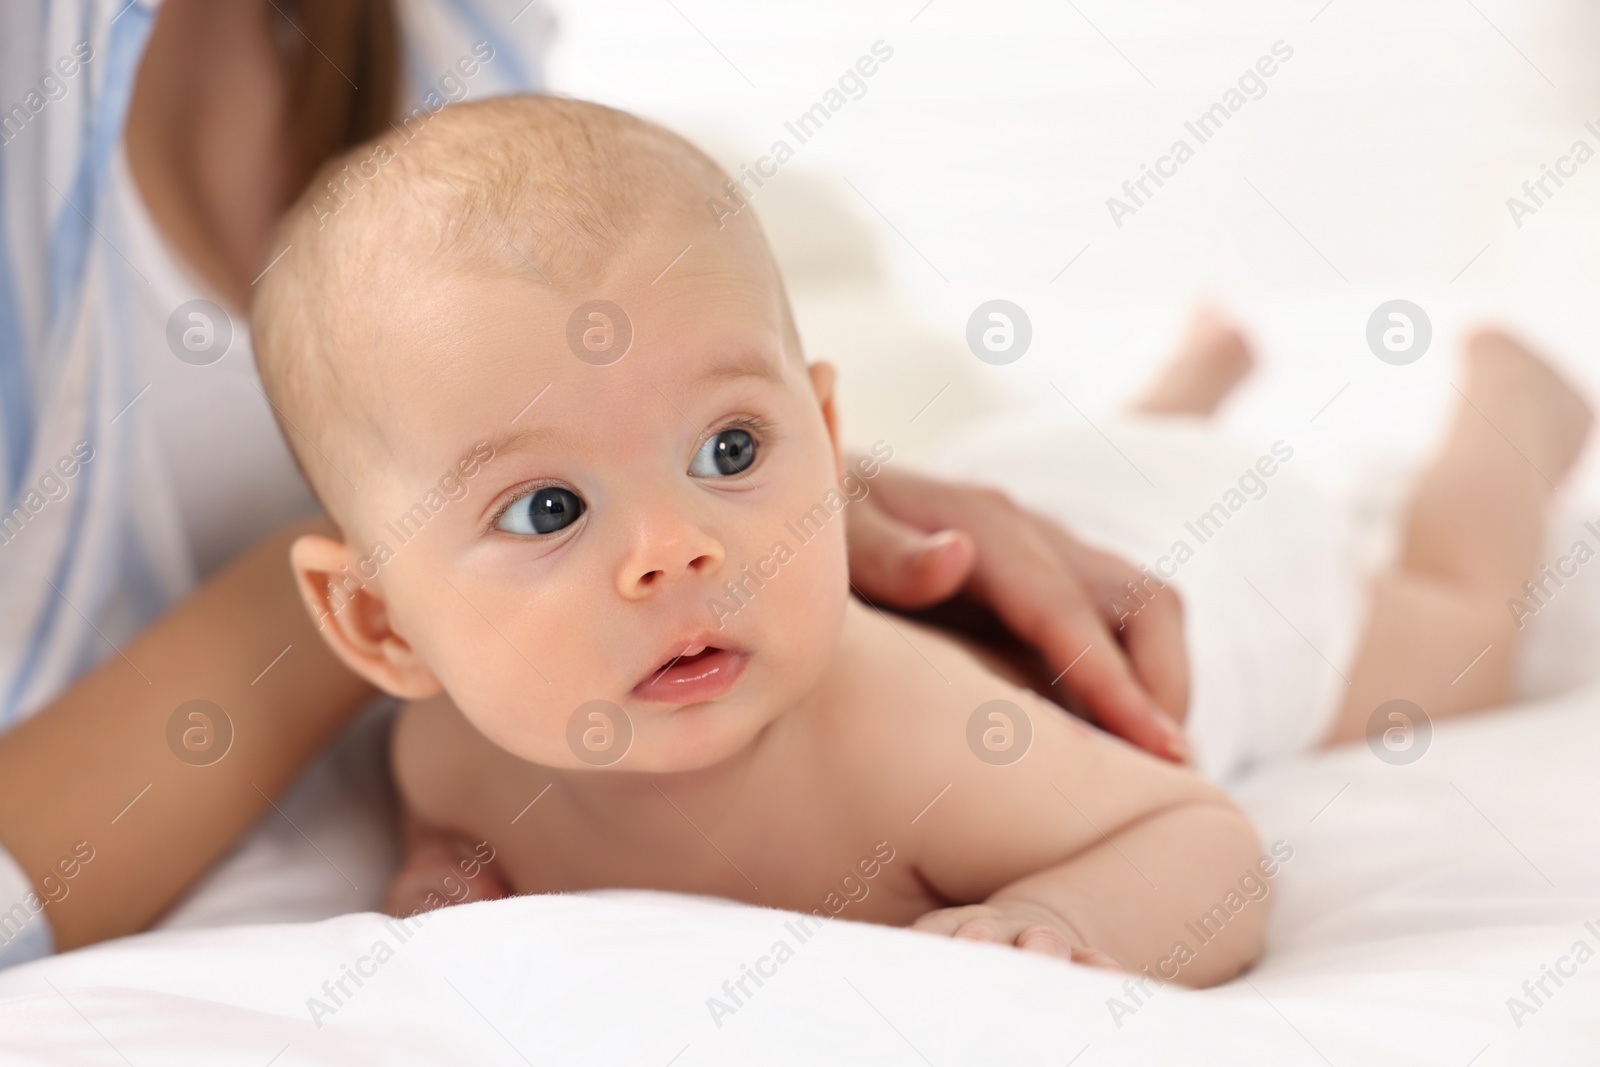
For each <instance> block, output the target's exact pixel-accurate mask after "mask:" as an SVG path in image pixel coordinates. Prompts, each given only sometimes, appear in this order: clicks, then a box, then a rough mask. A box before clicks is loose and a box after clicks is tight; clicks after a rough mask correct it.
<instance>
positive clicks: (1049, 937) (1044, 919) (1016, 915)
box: [911, 900, 1120, 971]
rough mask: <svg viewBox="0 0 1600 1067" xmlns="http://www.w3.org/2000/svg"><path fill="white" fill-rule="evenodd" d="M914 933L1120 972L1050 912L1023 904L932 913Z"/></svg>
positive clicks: (972, 906)
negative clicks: (985, 943)
mask: <svg viewBox="0 0 1600 1067" xmlns="http://www.w3.org/2000/svg"><path fill="white" fill-rule="evenodd" d="M911 929H913V930H921V931H923V932H924V933H929V934H943V935H944V936H946V937H964V938H967V939H969V940H972V941H992V942H994V943H995V944H997V945H1014V946H1016V947H1017V948H1020V949H1022V950H1023V951H1025V952H1038V953H1042V954H1043V955H1046V956H1059V957H1060V958H1061V959H1064V960H1071V961H1072V962H1074V963H1085V964H1088V965H1089V966H1091V967H1105V968H1107V969H1109V970H1113V971H1114V970H1119V969H1120V968H1118V967H1117V962H1116V961H1115V960H1113V959H1112V958H1111V957H1110V956H1107V955H1106V954H1105V953H1104V952H1101V951H1100V950H1099V949H1095V948H1090V947H1089V946H1088V945H1085V944H1083V939H1082V938H1081V937H1080V936H1079V935H1078V933H1077V931H1075V930H1073V929H1072V927H1071V926H1070V925H1069V924H1068V923H1066V922H1064V921H1062V919H1061V917H1060V916H1058V915H1056V914H1055V913H1054V912H1052V911H1051V910H1050V909H1049V908H1046V907H1043V906H1042V905H1039V904H1031V903H1028V902H1026V901H1021V900H1005V901H1000V902H999V903H996V904H968V905H965V906H963V907H959V908H940V909H939V910H938V911H930V912H928V914H926V915H924V916H923V917H922V918H920V919H918V920H917V921H916V922H914V923H912V924H911Z"/></svg>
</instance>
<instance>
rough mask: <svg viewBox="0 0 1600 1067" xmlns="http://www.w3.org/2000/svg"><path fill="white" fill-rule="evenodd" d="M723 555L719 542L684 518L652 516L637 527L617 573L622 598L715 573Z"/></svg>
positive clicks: (646, 594) (637, 597)
mask: <svg viewBox="0 0 1600 1067" xmlns="http://www.w3.org/2000/svg"><path fill="white" fill-rule="evenodd" d="M726 558H727V551H726V550H725V549H724V548H723V545H722V542H721V541H719V540H718V539H717V538H716V537H714V536H712V535H711V534H710V533H708V532H707V531H706V530H704V529H702V528H701V527H700V526H699V525H697V524H696V523H694V522H692V521H689V520H688V519H687V518H686V517H681V518H671V519H669V518H666V517H664V516H656V517H653V518H652V519H651V520H650V521H649V522H647V523H642V524H641V525H640V528H639V529H638V531H637V533H636V535H635V537H634V541H633V545H632V546H631V550H630V551H629V553H628V555H627V557H626V558H625V560H624V562H623V564H622V567H621V569H620V570H619V571H618V572H617V589H618V592H620V593H621V594H622V596H623V597H624V598H625V599H628V600H642V599H644V598H646V597H649V596H651V595H653V594H654V593H655V592H656V591H657V590H658V589H660V588H663V587H665V586H669V585H671V584H672V583H673V582H674V581H677V580H679V579H682V578H687V577H705V576H709V575H711V574H715V573H716V572H717V570H718V569H720V568H721V566H722V564H723V561H724V560H725V559H726Z"/></svg>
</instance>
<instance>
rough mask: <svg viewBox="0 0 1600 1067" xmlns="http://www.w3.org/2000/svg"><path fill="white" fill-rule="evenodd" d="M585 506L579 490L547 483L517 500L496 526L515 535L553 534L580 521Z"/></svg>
mask: <svg viewBox="0 0 1600 1067" xmlns="http://www.w3.org/2000/svg"><path fill="white" fill-rule="evenodd" d="M583 507H584V505H583V501H582V500H580V499H579V498H578V494H577V493H574V492H573V491H572V490H570V489H563V488H561V487H560V486H559V485H547V486H545V487H544V488H542V489H535V490H534V491H533V492H531V493H529V494H528V495H527V496H521V497H518V498H517V499H516V500H515V501H513V502H512V504H511V506H510V507H509V508H506V510H505V514H504V515H501V516H500V521H498V522H496V523H495V529H498V530H504V531H506V532H507V533H514V534H552V533H555V532H556V531H557V530H563V529H565V528H566V527H568V526H571V525H572V524H573V523H575V522H577V521H578V516H579V515H582V514H583Z"/></svg>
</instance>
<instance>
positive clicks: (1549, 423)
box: [1462, 330, 1594, 485]
mask: <svg viewBox="0 0 1600 1067" xmlns="http://www.w3.org/2000/svg"><path fill="white" fill-rule="evenodd" d="M1465 362H1466V367H1467V380H1466V385H1465V387H1464V388H1463V389H1462V395H1463V396H1465V397H1466V398H1467V402H1468V403H1470V404H1471V405H1472V406H1473V407H1474V408H1476V409H1477V411H1478V414H1480V415H1482V416H1483V417H1484V418H1485V419H1487V420H1488V421H1489V423H1490V424H1491V425H1492V426H1493V427H1494V428H1495V429H1496V430H1498V431H1499V432H1500V433H1501V434H1502V435H1503V436H1504V437H1505V438H1506V440H1507V441H1509V442H1510V443H1511V445H1512V446H1513V447H1514V448H1516V449H1517V450H1518V451H1519V452H1521V453H1522V454H1523V456H1525V457H1526V458H1527V460H1528V462H1529V463H1531V464H1533V466H1534V468H1535V469H1536V470H1538V471H1539V473H1540V474H1541V475H1543V476H1544V478H1545V479H1546V480H1548V481H1549V482H1550V484H1551V485H1558V484H1560V482H1561V480H1562V479H1563V478H1565V477H1566V476H1567V473H1568V472H1569V471H1570V470H1571V469H1572V465H1573V463H1575V462H1576V461H1577V458H1578V455H1579V453H1580V452H1582V451H1583V443H1584V441H1585V439H1586V438H1587V437H1588V436H1589V427H1590V425H1591V424H1592V423H1593V421H1594V413H1593V412H1592V411H1591V410H1590V408H1589V405H1588V403H1586V402H1585V401H1584V399H1583V397H1582V396H1580V395H1579V394H1578V393H1577V392H1576V391H1575V390H1574V389H1573V388H1572V387H1571V386H1570V385H1568V384H1567V382H1566V381H1565V379H1563V378H1562V377H1561V375H1559V374H1558V373H1556V371H1555V369H1554V368H1552V367H1551V366H1550V365H1549V364H1548V363H1546V362H1545V361H1544V360H1542V359H1540V358H1539V357H1538V356H1537V355H1535V354H1534V353H1533V352H1531V351H1529V350H1528V349H1526V348H1524V347H1523V346H1522V345H1520V344H1518V343H1517V342H1516V341H1514V340H1512V339H1511V338H1510V337H1508V336H1506V335H1505V334H1503V333H1501V332H1499V331H1498V330H1480V331H1478V332H1476V333H1474V334H1472V335H1471V336H1469V337H1468V338H1467V354H1466V360H1465Z"/></svg>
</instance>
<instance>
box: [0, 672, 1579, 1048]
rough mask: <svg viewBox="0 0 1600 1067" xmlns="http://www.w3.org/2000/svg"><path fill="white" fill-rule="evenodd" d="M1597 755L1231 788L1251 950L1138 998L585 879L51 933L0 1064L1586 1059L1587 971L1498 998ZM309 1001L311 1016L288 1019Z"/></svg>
mask: <svg viewBox="0 0 1600 1067" xmlns="http://www.w3.org/2000/svg"><path fill="white" fill-rule="evenodd" d="M1596 751H1600V688H1596V687H1586V688H1583V689H1579V690H1575V691H1572V692H1570V693H1568V694H1566V695H1564V696H1562V697H1559V698H1555V699H1551V700H1547V701H1543V702H1537V703H1531V704H1528V705H1526V706H1523V707H1520V708H1517V709H1515V710H1512V711H1509V712H1505V713H1500V714H1494V715H1485V716H1480V717H1476V718H1472V719H1466V720H1456V721H1452V722H1449V723H1445V724H1442V725H1440V726H1439V727H1438V728H1437V730H1436V732H1435V735H1434V738H1433V742H1432V747H1431V748H1430V750H1429V751H1428V752H1427V754H1426V755H1425V756H1424V757H1423V758H1422V759H1421V760H1420V761H1419V762H1417V763H1415V764H1412V765H1410V766H1405V767H1395V766H1390V765H1388V764H1385V763H1382V762H1381V761H1379V760H1376V759H1374V758H1373V757H1372V755H1371V753H1370V752H1369V751H1367V749H1366V748H1365V747H1364V746H1351V747H1346V748H1342V749H1338V750H1334V751H1330V752H1325V753H1320V754H1315V755H1311V756H1307V757H1304V758H1299V759H1295V760H1292V761H1288V762H1284V763H1280V764H1278V765H1276V766H1275V767H1273V768H1271V769H1269V770H1267V771H1264V772H1261V773H1258V774H1256V775H1254V776H1252V777H1250V778H1248V779H1247V780H1245V781H1244V782H1243V783H1241V784H1240V786H1239V787H1238V789H1237V795H1238V796H1239V797H1240V799H1241V800H1242V801H1243V803H1244V804H1245V805H1246V807H1247V808H1248V810H1249V811H1250V813H1251V815H1252V816H1253V818H1255V820H1256V821H1257V824H1258V825H1259V827H1260V828H1261V832H1262V836H1263V839H1264V840H1266V841H1269V842H1271V841H1274V840H1280V839H1281V840H1284V841H1287V842H1289V843H1290V844H1291V845H1292V847H1293V848H1294V857H1293V858H1292V859H1291V860H1289V861H1288V862H1287V863H1285V864H1284V866H1283V867H1282V869H1281V872H1280V874H1279V875H1278V877H1277V879H1276V880H1275V883H1274V891H1273V899H1274V901H1275V905H1276V910H1275V912H1274V915H1273V919H1272V923H1271V931H1270V949H1269V951H1268V953H1267V956H1266V958H1265V959H1264V960H1263V961H1262V962H1261V964H1260V965H1259V966H1258V967H1257V968H1256V969H1255V970H1254V971H1252V972H1251V973H1250V974H1249V975H1248V976H1247V978H1246V979H1241V980H1239V981H1236V982H1233V983H1230V984H1228V985H1225V986H1223V987H1220V988H1218V989H1215V990H1211V991H1207V992H1204V993H1189V992H1183V991H1178V990H1176V989H1172V988H1168V989H1162V990H1159V991H1157V992H1156V993H1155V995H1154V996H1153V997H1150V998H1148V999H1147V1000H1145V1002H1144V1003H1143V1004H1137V1003H1136V1002H1135V1001H1134V1000H1133V999H1132V998H1131V997H1130V996H1129V995H1128V994H1127V992H1126V991H1125V990H1124V988H1123V980H1122V979H1120V978H1118V977H1115V976H1111V975H1107V974H1105V973H1103V972H1097V971H1094V970H1090V969H1086V968H1081V967H1073V966H1068V965H1065V964H1058V963H1055V962H1053V961H1050V960H1044V959H1037V958H1031V957H1029V956H1026V955H1024V954H1021V953H1016V952H1012V951H1009V950H1000V949H993V948H989V947H986V946H976V945H966V944H956V943H953V942H948V941H943V940H940V939H936V938H932V937H927V936H924V935H920V934H914V933H910V932H906V931H901V930H892V929H886V928H878V927H870V926H865V925H861V924H855V923H847V922H834V923H831V924H829V925H828V926H827V927H825V928H824V929H823V930H821V931H820V932H819V933H817V934H815V935H814V937H813V939H812V940H811V941H810V942H809V943H807V944H803V945H802V944H799V943H798V941H797V939H796V938H795V937H794V935H793V934H792V933H789V932H787V931H786V930H785V927H784V922H785V920H786V919H787V918H789V917H788V916H785V915H784V914H782V913H776V912H770V911H766V910H762V909H757V908H750V907H745V906H743V905H734V904H727V903H723V902H717V901H710V900H704V899H697V898H689V897H679V896H673V895H668V894H653V893H632V892H630V893H595V894H577V895H565V896H553V897H530V898H522V899H516V900H510V901H501V902H495V903H488V904H476V905H468V906H465V907H459V908H453V909H448V910H446V911H444V912H440V913H437V914H436V915H435V916H434V917H432V918H429V919H428V920H426V922H425V923H424V924H423V925H422V926H421V927H420V928H419V929H418V930H417V931H415V933H413V934H412V935H411V937H410V939H409V940H407V941H405V942H404V943H401V942H400V939H399V936H398V934H397V933H396V931H395V929H394V927H392V926H386V925H385V919H384V918H382V917H381V916H378V915H374V914H370V913H369V914H356V915H349V916H345V917H342V918H336V919H330V920H327V921H323V922H315V923H303V924H279V925H255V926H242V927H231V928H224V929H193V930H169V931H165V932H156V933H152V934H147V935H144V936H141V937H137V938H130V939H127V940H124V941H121V942H117V943H113V944H110V945H105V946H101V947H99V948H95V949H90V950H86V951H80V952H74V953H69V954H67V955H64V956H61V957H58V958H55V959H51V960H46V961H42V962H40V963H37V964H32V965H29V966H26V967H22V968H18V969H16V970H13V971H11V972H8V973H5V974H3V975H0V1035H3V1036H0V1059H3V1061H4V1062H6V1063H8V1064H9V1063H16V1064H34V1063H37V1064H52V1065H63V1064H101V1063H106V1064H114V1063H115V1064H120V1063H124V1062H126V1063H133V1064H145V1063H157V1062H159V1063H173V1064H188V1063H195V1064H201V1063H204V1064H216V1063H240V1064H262V1065H264V1064H267V1063H269V1062H271V1063H274V1064H276V1065H278V1067H290V1065H294V1064H314V1063H315V1064H335V1063H336V1064H368V1063H371V1064H379V1063H384V1064H389V1063H425V1062H426V1063H444V1062H449V1063H456V1062H471V1063H482V1064H498V1063H506V1064H511V1063H521V1062H529V1063H566V1062H570V1063H585V1064H608V1063H646V1064H662V1065H665V1064H668V1063H672V1064H675V1065H677V1067H689V1065H692V1064H713V1063H716V1064H720V1063H753V1062H763V1063H767V1062H775V1063H821V1062H829V1063H916V1062H921V1059H919V1056H920V1057H921V1058H923V1059H926V1061H927V1062H930V1063H934V1064H940V1065H944V1064H963V1063H974V1064H977V1063H985V1064H991V1063H1006V1064H1011V1063H1016V1064H1030V1063H1040V1064H1046V1063H1049V1064H1064V1063H1067V1062H1069V1061H1070V1062H1075V1063H1077V1064H1080V1065H1082V1067H1088V1065H1091V1064H1121V1063H1186V1064H1188V1063H1192V1064H1209V1063H1271V1064H1296V1063H1306V1064H1321V1063H1333V1064H1341V1065H1342V1064H1357V1063H1360V1064H1366V1063H1448V1064H1462V1065H1465V1064H1467V1063H1469V1062H1470V1063H1473V1064H1475V1065H1476V1067H1493V1065H1499V1064H1523V1063H1528V1064H1532V1063H1541V1064H1545V1063H1585V1062H1593V1058H1594V1054H1595V1053H1594V1049H1595V1048H1596V1047H1600V1012H1597V1011H1596V1005H1597V1004H1600V959H1595V960H1590V961H1587V962H1586V963H1585V964H1583V965H1579V966H1577V967H1576V974H1575V976H1574V977H1571V978H1567V979H1564V985H1563V986H1561V987H1559V988H1558V987H1556V986H1555V985H1554V983H1552V982H1550V981H1549V980H1547V982H1546V985H1547V990H1548V991H1549V992H1550V993H1551V994H1552V995H1551V996H1549V997H1547V998H1542V999H1543V1003H1542V1004H1540V1005H1537V1006H1536V1010H1535V1011H1533V1012H1531V1013H1527V1014H1524V1015H1523V1017H1522V1018H1521V1019H1520V1020H1518V1019H1517V1018H1514V1017H1513V1014H1512V1013H1511V1011H1510V1010H1509V1009H1508V1004H1507V1001H1508V998H1511V997H1525V993H1524V991H1523V988H1522V986H1523V983H1524V981H1527V980H1533V981H1537V980H1538V979H1539V978H1540V976H1541V968H1542V967H1545V966H1552V965H1554V964H1555V963H1556V962H1557V961H1558V959H1559V958H1560V957H1561V956H1562V955H1563V954H1565V953H1569V952H1570V951H1571V949H1572V946H1573V945H1574V943H1575V942H1577V941H1579V940H1583V941H1585V942H1587V943H1588V944H1589V945H1590V946H1591V947H1593V948H1600V821H1597V820H1596V819H1595V817H1594V813H1595V811H1596V810H1597V808H1600V779H1597V778H1596V776H1595V775H1594V774H1593V772H1592V765H1593V758H1594V757H1593V754H1594V753H1595V752H1596ZM313 832H315V831H313ZM1586 923H1590V924H1593V925H1592V926H1586V925H1585V924H1586ZM778 938H785V939H787V940H789V941H790V942H791V943H793V945H794V947H795V949H796V951H795V955H794V958H793V959H792V960H789V961H787V962H786V963H784V964H782V965H781V966H779V967H778V968H777V973H776V975H775V976H774V977H772V978H771V979H769V980H768V981H767V982H766V984H765V985H764V986H763V987H762V988H760V989H759V990H757V991H756V992H755V995H753V996H752V997H751V998H750V999H749V1000H748V1001H747V1002H746V1003H745V1004H744V1005H743V1006H740V1007H739V1008H738V1010H737V1011H736V1012H734V1013H733V1014H732V1015H729V1016H724V1017H723V1018H722V1019H721V1023H722V1025H721V1026H720V1027H719V1026H718V1025H717V1021H716V1020H714V1019H713V1017H712V1013H711V1011H710V1009H709V1008H708V1006H707V998H709V997H713V996H723V995H724V994H723V993H722V989H721V986H722V983H723V982H724V981H725V980H729V979H737V978H738V977H739V975H740V974H741V973H742V972H741V966H742V965H744V964H750V963H753V962H755V960H756V959H757V957H759V956H760V955H762V954H763V953H764V952H767V951H769V948H770V946H771V945H772V943H773V942H774V941H775V940H776V939H778ZM380 939H382V940H385V941H387V942H389V943H390V944H391V945H392V946H393V948H394V955H393V958H392V959H388V960H386V961H385V962H383V963H382V964H381V965H378V964H373V963H368V964H363V968H364V969H365V970H368V971H371V972H374V973H373V974H372V976H371V977H369V978H366V979H365V980H364V984H363V985H362V986H361V987H360V988H359V989H357V988H356V987H355V986H354V985H347V988H348V989H349V990H351V991H352V992H353V995H352V996H351V997H349V999H347V1000H345V1001H344V1003H343V1004H337V1005H336V1004H335V1002H334V1001H333V1000H332V999H331V998H330V997H329V996H328V994H326V993H325V992H324V990H323V989H322V983H323V982H324V981H325V980H337V979H338V978H339V977H340V976H341V975H342V974H343V973H345V971H344V969H345V968H347V967H354V966H356V965H357V964H358V963H359V962H360V960H361V958H362V957H363V956H365V955H369V954H371V953H372V951H373V946H374V944H375V943H376V942H377V941H378V940H380ZM1566 969H1569V970H1570V969H1572V967H1571V966H1567V967H1566ZM313 997H317V998H321V999H322V1000H323V1003H324V1005H325V1006H327V1007H333V1008H335V1009H336V1010H334V1011H333V1012H332V1013H331V1014H323V1015H322V1017H321V1018H320V1019H313V1011H312V1007H311V1006H310V1005H309V1004H308V1001H309V1000H310V998H313ZM1112 997H1117V998H1119V1000H1120V1002H1121V1003H1122V1005H1123V1006H1124V1008H1133V1009H1135V1010H1133V1011H1132V1012H1131V1013H1130V1012H1128V1011H1126V1010H1119V1011H1113V1010H1112V1009H1111V1007H1110V1004H1109V998H1112ZM1141 999H1143V998H1141ZM1528 1003H1529V1004H1530V1006H1534V1005H1532V1002H1531V1001H1528ZM318 1021H320V1022H321V1024H322V1025H320V1026H318V1025H317V1023H318ZM1519 1021H1520V1024H1521V1025H1520V1026H1519V1025H1518V1022H1519ZM274 1056H276V1057H277V1058H276V1059H274V1058H273V1057H274ZM1074 1057H1077V1059H1074Z"/></svg>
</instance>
